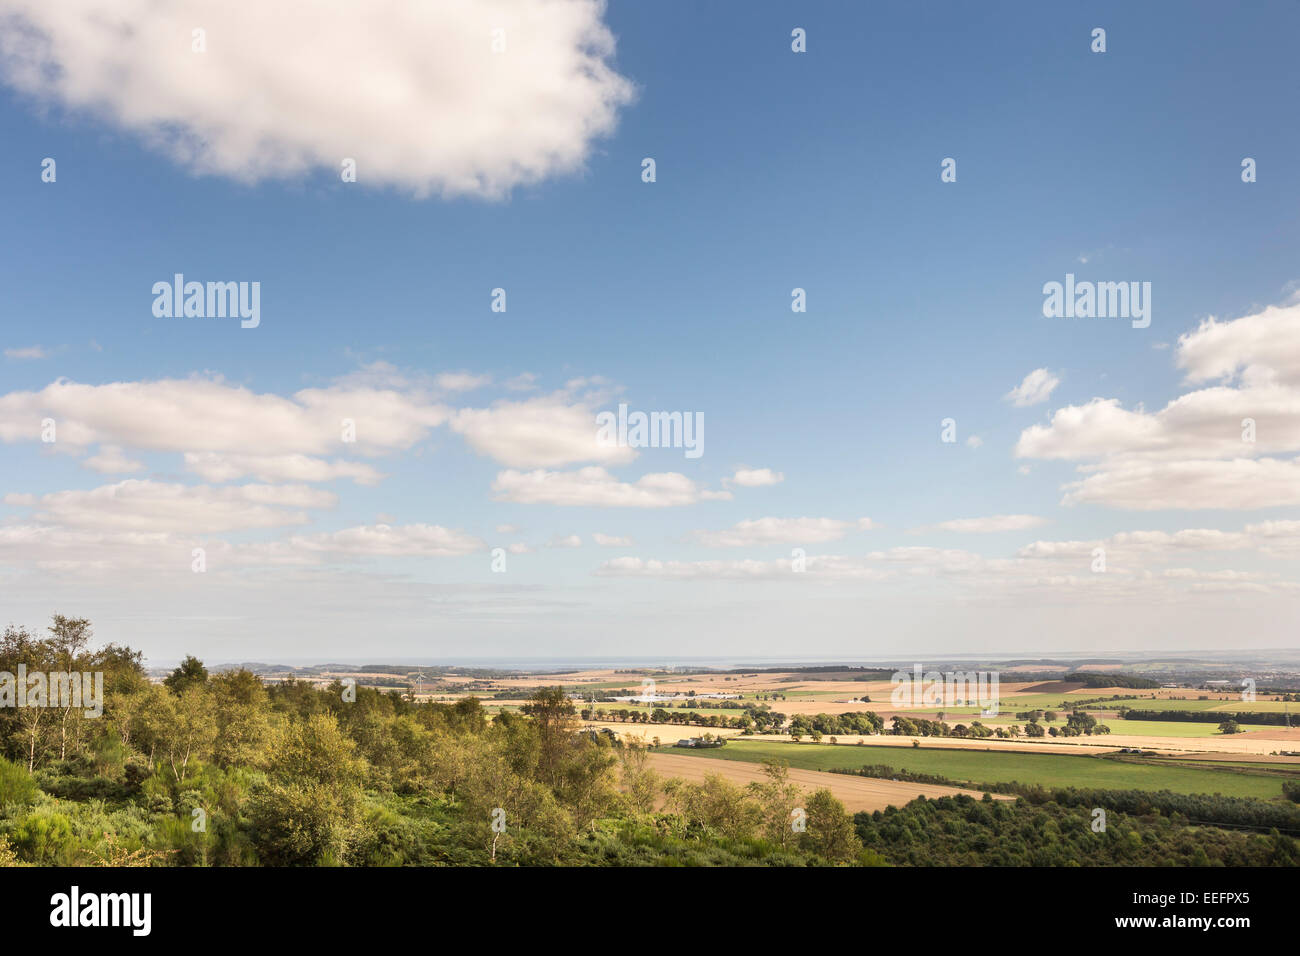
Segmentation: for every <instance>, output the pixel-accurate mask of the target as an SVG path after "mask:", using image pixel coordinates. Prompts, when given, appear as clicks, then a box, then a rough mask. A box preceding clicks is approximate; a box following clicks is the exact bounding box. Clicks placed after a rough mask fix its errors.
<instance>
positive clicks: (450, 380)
mask: <svg viewBox="0 0 1300 956" xmlns="http://www.w3.org/2000/svg"><path fill="white" fill-rule="evenodd" d="M434 381H435V382H437V384H438V387H439V388H441V389H442V390H443V391H446V392H472V391H473V390H474V389H476V388H482V387H483V386H485V385H491V384H492V376H491V375H472V374H471V373H469V372H443V373H442V374H441V375H439V376H438V377H437V378H435V379H434Z"/></svg>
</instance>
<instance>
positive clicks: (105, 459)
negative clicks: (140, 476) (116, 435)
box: [82, 445, 144, 475]
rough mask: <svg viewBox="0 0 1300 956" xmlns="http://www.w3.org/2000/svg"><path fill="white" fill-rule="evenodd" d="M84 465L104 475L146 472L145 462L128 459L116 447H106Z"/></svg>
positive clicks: (83, 463)
mask: <svg viewBox="0 0 1300 956" xmlns="http://www.w3.org/2000/svg"><path fill="white" fill-rule="evenodd" d="M82 465H84V466H85V467H87V468H89V469H91V470H92V471H97V472H99V473H100V474H102V475H129V474H132V473H134V472H138V471H144V462H141V461H136V460H134V459H132V458H128V457H126V455H125V454H124V453H123V452H122V449H120V448H118V447H117V446H116V445H105V446H103V447H102V448H100V450H99V454H97V455H92V456H91V457H89V458H87V459H86V460H85V461H83V462H82Z"/></svg>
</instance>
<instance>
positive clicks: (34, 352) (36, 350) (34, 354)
mask: <svg viewBox="0 0 1300 956" xmlns="http://www.w3.org/2000/svg"><path fill="white" fill-rule="evenodd" d="M49 356H50V353H49V352H47V351H45V349H43V348H41V347H40V346H39V345H29V346H27V347H26V348H12V349H5V358H9V359H43V358H49Z"/></svg>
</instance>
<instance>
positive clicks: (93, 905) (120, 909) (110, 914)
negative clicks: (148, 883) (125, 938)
mask: <svg viewBox="0 0 1300 956" xmlns="http://www.w3.org/2000/svg"><path fill="white" fill-rule="evenodd" d="M50 906H51V909H50V925H51V926H68V927H74V926H128V927H130V928H131V931H132V935H134V936H148V935H149V931H150V930H151V929H152V928H153V896H152V895H151V894H149V893H86V894H84V895H83V894H82V892H81V888H80V887H78V886H74V887H73V888H72V891H71V892H69V893H55V894H54V895H53V896H51V897H50Z"/></svg>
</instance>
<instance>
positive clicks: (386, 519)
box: [375, 511, 397, 524]
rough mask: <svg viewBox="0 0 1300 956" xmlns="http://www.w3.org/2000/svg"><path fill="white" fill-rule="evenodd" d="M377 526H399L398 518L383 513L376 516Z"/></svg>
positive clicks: (385, 512)
mask: <svg viewBox="0 0 1300 956" xmlns="http://www.w3.org/2000/svg"><path fill="white" fill-rule="evenodd" d="M375 523H376V524H397V518H396V517H394V516H393V515H390V514H389V513H388V512H387V511H381V512H379V514H377V515H375Z"/></svg>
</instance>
